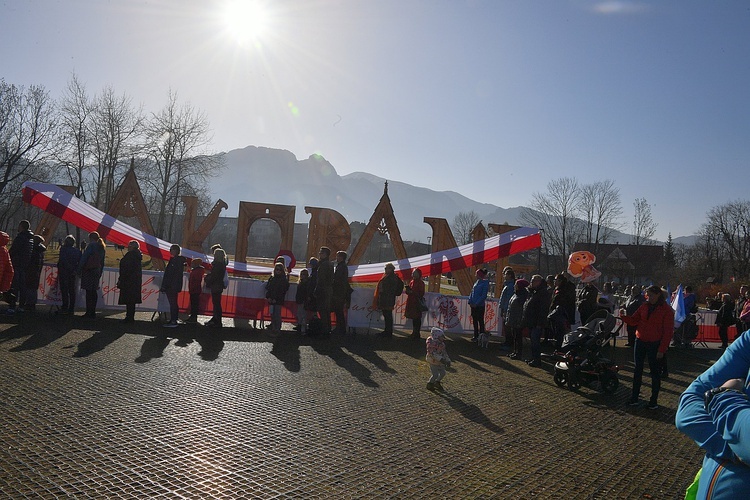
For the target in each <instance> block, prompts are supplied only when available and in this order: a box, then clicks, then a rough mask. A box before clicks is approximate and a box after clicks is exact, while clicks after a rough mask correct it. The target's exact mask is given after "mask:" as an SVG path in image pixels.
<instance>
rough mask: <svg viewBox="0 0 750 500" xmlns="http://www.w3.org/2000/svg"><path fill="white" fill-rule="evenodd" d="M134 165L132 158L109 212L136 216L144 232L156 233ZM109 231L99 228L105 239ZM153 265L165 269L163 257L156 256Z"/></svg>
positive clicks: (155, 267) (109, 213)
mask: <svg viewBox="0 0 750 500" xmlns="http://www.w3.org/2000/svg"><path fill="white" fill-rule="evenodd" d="M133 165H134V162H133V160H130V169H128V173H127V174H125V178H124V179H123V180H122V184H120V187H119V188H117V192H116V193H115V196H114V198H112V203H110V204H109V209H108V210H107V214H108V215H111V216H112V217H115V218H117V217H118V216H120V215H121V216H123V217H135V218H136V219H138V222H140V223H141V230H142V231H143V232H145V233H146V234H154V228H153V226H152V225H151V219H150V218H149V216H148V208H146V203H145V202H144V201H143V195H142V194H141V187H140V186H139V185H138V179H136V177H135V170H133ZM108 232H109V230H108V229H107V230H106V231H105V230H104V228H102V229H99V233H100V234H101V237H102V238H104V239H107V233H108ZM151 265H152V267H153V269H155V270H157V271H163V270H164V261H163V260H161V259H157V258H154V259H153V260H152V263H151Z"/></svg>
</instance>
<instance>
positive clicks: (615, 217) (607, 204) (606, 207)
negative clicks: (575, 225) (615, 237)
mask: <svg viewBox="0 0 750 500" xmlns="http://www.w3.org/2000/svg"><path fill="white" fill-rule="evenodd" d="M580 199H581V205H580V209H581V213H582V217H583V221H584V223H585V241H586V243H589V244H591V245H594V253H596V249H597V248H598V245H599V244H600V243H606V242H607V241H608V240H609V239H610V238H611V237H612V234H613V233H614V232H615V231H616V230H618V229H619V228H621V227H622V224H621V222H620V218H621V217H622V203H621V202H620V189H619V188H617V187H615V183H614V181H612V180H609V179H608V180H605V181H599V182H594V183H593V184H586V185H583V186H581V198H580Z"/></svg>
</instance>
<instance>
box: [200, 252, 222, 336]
mask: <svg viewBox="0 0 750 500" xmlns="http://www.w3.org/2000/svg"><path fill="white" fill-rule="evenodd" d="M212 248H213V251H214V260H213V262H212V263H211V270H210V271H209V272H208V274H207V275H206V277H205V279H204V280H203V281H204V283H205V284H206V287H208V290H209V291H210V292H211V304H212V307H213V316H212V317H211V319H210V320H208V321H207V322H206V323H205V326H211V327H214V328H221V327H222V326H224V325H223V324H222V322H221V318H222V310H221V294H222V293H223V292H224V288H225V287H224V275H225V274H226V272H227V253H226V252H225V251H224V249H223V248H221V246H214V247H212Z"/></svg>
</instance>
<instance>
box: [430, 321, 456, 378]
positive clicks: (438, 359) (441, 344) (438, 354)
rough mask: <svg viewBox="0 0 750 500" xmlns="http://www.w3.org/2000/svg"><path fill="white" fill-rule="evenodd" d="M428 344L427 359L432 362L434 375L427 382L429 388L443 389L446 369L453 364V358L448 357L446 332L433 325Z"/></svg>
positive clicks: (431, 367) (431, 368)
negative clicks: (442, 382)
mask: <svg viewBox="0 0 750 500" xmlns="http://www.w3.org/2000/svg"><path fill="white" fill-rule="evenodd" d="M425 343H426V345H427V356H425V359H426V360H427V362H428V363H429V364H430V372H431V374H432V376H431V377H430V380H429V381H428V382H427V389H429V390H431V391H432V390H435V389H440V390H442V389H443V386H442V385H441V384H440V381H441V380H443V377H445V369H446V368H447V367H449V366H450V365H451V358H449V357H448V351H447V350H446V348H445V332H443V330H441V329H440V328H437V327H433V328H432V330H430V336H429V337H427V341H426V342H425Z"/></svg>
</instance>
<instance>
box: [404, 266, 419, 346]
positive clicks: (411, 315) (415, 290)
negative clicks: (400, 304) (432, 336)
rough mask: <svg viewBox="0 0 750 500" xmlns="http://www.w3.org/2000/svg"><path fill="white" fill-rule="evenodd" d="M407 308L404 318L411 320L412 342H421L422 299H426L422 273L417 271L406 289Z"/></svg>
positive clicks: (413, 273) (412, 274)
mask: <svg viewBox="0 0 750 500" xmlns="http://www.w3.org/2000/svg"><path fill="white" fill-rule="evenodd" d="M405 290H406V295H407V297H406V308H405V310H404V317H406V318H408V319H410V320H411V336H410V337H409V338H410V339H412V340H419V339H420V338H422V337H421V335H420V333H419V332H420V331H421V330H422V315H423V314H424V311H423V310H422V299H423V298H424V281H422V271H420V270H419V269H415V270H414V271H412V273H411V281H410V282H409V285H408V286H407V287H406V289H405Z"/></svg>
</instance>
